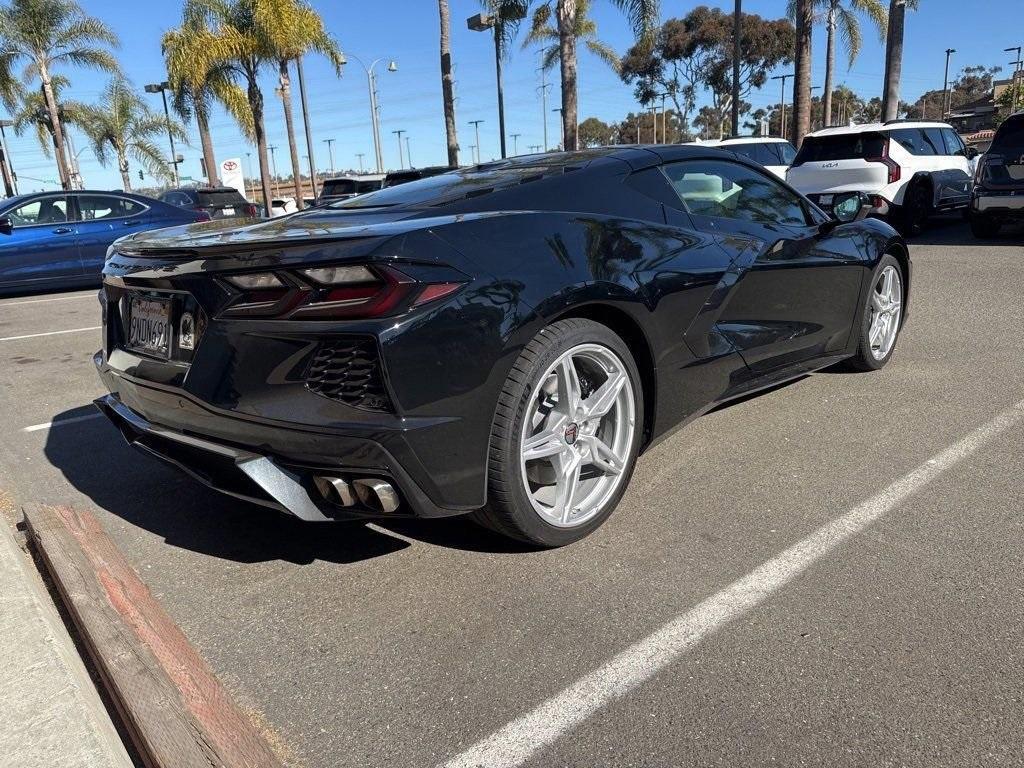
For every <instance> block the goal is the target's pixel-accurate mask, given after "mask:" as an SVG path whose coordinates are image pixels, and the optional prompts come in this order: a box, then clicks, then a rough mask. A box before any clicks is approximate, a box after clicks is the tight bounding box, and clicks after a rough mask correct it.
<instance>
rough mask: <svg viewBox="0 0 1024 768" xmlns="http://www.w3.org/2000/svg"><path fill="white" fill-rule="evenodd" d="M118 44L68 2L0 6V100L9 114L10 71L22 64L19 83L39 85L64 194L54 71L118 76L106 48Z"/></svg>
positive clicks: (28, 0) (67, 182) (38, 0)
mask: <svg viewBox="0 0 1024 768" xmlns="http://www.w3.org/2000/svg"><path fill="white" fill-rule="evenodd" d="M117 44H118V41H117V36H116V35H115V34H114V33H113V32H112V31H111V29H110V28H109V27H108V26H107V25H106V24H104V23H103V22H102V21H100V20H98V19H95V18H93V17H91V16H87V15H86V13H85V12H84V11H83V10H82V8H81V7H80V6H79V5H78V3H76V2H74V0H10V4H9V5H7V6H4V7H0V99H2V100H3V101H4V104H5V105H6V106H7V107H8V108H9V109H11V111H14V103H13V102H12V101H11V97H12V96H15V95H16V91H15V89H13V88H12V85H11V84H12V82H13V81H14V80H15V79H16V77H17V76H16V75H15V74H14V70H15V68H16V67H18V66H20V65H24V66H23V69H22V72H21V80H22V82H24V83H31V82H33V81H35V80H36V79H38V80H39V83H40V85H41V86H42V94H43V99H44V101H45V104H46V111H47V114H48V115H49V118H50V125H51V126H52V127H53V135H54V137H55V142H54V152H55V156H56V158H57V173H58V175H59V176H60V182H61V186H63V187H64V189H69V188H70V186H71V175H70V173H69V171H68V161H67V156H66V155H65V153H64V130H63V128H62V126H61V122H60V110H59V108H58V106H57V98H56V95H55V94H54V87H53V80H54V76H55V70H56V69H59V68H61V67H65V66H69V65H70V66H72V67H88V68H91V69H98V70H100V71H102V72H110V73H112V74H116V73H118V72H119V68H118V66H117V62H116V61H115V60H114V57H113V56H112V55H111V54H110V53H109V51H108V50H106V48H109V47H114V46H116V45H117Z"/></svg>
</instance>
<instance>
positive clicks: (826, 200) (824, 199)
mask: <svg viewBox="0 0 1024 768" xmlns="http://www.w3.org/2000/svg"><path fill="white" fill-rule="evenodd" d="M818 203H819V204H821V205H832V195H818Z"/></svg>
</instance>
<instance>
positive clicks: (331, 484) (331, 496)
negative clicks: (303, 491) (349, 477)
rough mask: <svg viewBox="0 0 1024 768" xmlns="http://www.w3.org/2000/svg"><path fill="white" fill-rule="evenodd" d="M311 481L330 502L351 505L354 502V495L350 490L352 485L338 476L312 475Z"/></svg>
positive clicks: (344, 505) (345, 505)
mask: <svg viewBox="0 0 1024 768" xmlns="http://www.w3.org/2000/svg"><path fill="white" fill-rule="evenodd" d="M313 483H314V484H315V485H316V489H317V490H318V491H320V495H321V496H323V497H324V498H325V499H326V500H327V501H329V502H331V503H332V504H341V506H343V507H351V506H352V505H353V504H355V503H356V495H355V494H354V493H353V492H352V486H351V485H349V484H348V483H347V482H346V481H345V480H342V479H341V478H340V477H327V476H325V475H314V476H313Z"/></svg>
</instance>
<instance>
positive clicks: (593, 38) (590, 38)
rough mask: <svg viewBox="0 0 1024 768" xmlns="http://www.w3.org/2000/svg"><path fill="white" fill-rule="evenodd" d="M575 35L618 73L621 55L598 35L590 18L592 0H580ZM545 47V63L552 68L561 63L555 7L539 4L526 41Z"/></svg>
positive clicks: (542, 63) (543, 55) (577, 8)
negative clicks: (552, 13) (554, 20)
mask: <svg viewBox="0 0 1024 768" xmlns="http://www.w3.org/2000/svg"><path fill="white" fill-rule="evenodd" d="M573 34H574V35H575V37H576V40H577V41H580V40H582V41H583V44H584V45H585V46H586V47H587V50H589V51H590V52H591V53H592V54H594V55H595V56H597V57H598V58H599V59H601V60H602V61H603V62H604V63H605V64H607V65H608V66H609V67H611V68H612V69H614V70H615V72H616V73H618V71H619V69H621V59H620V58H619V54H617V53H616V52H615V50H614V49H613V48H612V47H611V46H610V45H608V44H607V43H604V42H602V41H601V40H599V39H598V37H597V23H596V22H595V21H594V20H593V19H591V18H590V0H576V20H575V23H574V25H573ZM535 43H537V44H539V45H540V46H541V66H542V67H544V69H551V68H552V67H554V66H555V64H557V63H558V56H559V53H560V48H559V36H558V29H557V28H556V27H555V25H554V24H552V23H551V6H550V5H541V6H538V7H537V8H536V9H535V10H534V12H533V18H532V19H531V20H530V32H529V34H527V36H526V40H524V41H523V48H526V47H527V46H528V45H533V44H535Z"/></svg>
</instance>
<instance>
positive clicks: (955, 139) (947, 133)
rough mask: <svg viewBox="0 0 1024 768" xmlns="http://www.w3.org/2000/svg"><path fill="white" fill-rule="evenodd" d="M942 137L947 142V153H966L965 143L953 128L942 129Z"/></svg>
mask: <svg viewBox="0 0 1024 768" xmlns="http://www.w3.org/2000/svg"><path fill="white" fill-rule="evenodd" d="M942 139H943V141H945V143H946V154H947V155H966V154H967V153H966V151H965V149H964V143H963V141H962V140H961V139H960V136H959V135H958V134H957V132H956V131H954V130H953V129H952V128H943V129H942Z"/></svg>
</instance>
